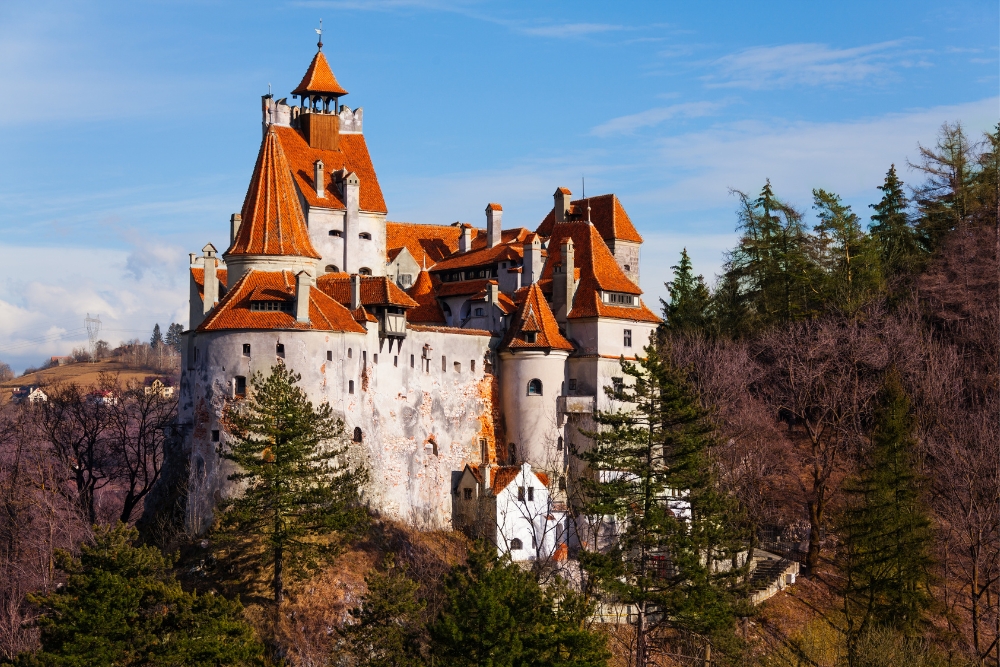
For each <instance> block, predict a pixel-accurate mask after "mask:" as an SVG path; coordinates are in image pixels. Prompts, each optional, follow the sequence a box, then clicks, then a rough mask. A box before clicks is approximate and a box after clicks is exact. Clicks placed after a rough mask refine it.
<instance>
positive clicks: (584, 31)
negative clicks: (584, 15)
mask: <svg viewBox="0 0 1000 667" xmlns="http://www.w3.org/2000/svg"><path fill="white" fill-rule="evenodd" d="M617 30H626V28H625V26H621V25H613V24H610V23H562V24H557V25H543V26H537V27H527V28H520V29H519V32H522V33H524V34H526V35H537V36H539V37H559V38H562V39H568V38H573V37H586V36H587V35H593V34H597V33H602V32H614V31H617Z"/></svg>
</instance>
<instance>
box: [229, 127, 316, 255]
mask: <svg viewBox="0 0 1000 667" xmlns="http://www.w3.org/2000/svg"><path fill="white" fill-rule="evenodd" d="M293 131H294V130H293ZM242 216H243V221H242V222H241V223H240V229H239V232H238V233H237V235H236V239H235V240H234V241H233V244H232V246H230V248H229V249H228V250H227V251H226V252H225V253H224V254H225V255H227V256H228V255H293V256H298V257H312V258H315V259H319V253H318V252H316V249H315V248H313V245H312V241H310V240H309V230H308V229H307V228H306V219H305V217H304V216H303V215H302V207H301V206H299V197H298V194H297V193H296V192H295V184H294V183H293V182H292V176H291V173H290V171H289V167H288V161H287V160H286V159H285V152H284V151H283V150H282V148H281V143H280V142H279V141H278V135H277V134H276V133H275V131H274V126H273V125H272V126H270V129H269V130H268V131H267V132H266V133H265V134H264V141H263V142H261V145H260V152H259V153H258V155H257V164H256V166H254V169H253V176H252V177H251V178H250V187H249V188H248V189H247V195H246V198H245V199H244V200H243V212H242Z"/></svg>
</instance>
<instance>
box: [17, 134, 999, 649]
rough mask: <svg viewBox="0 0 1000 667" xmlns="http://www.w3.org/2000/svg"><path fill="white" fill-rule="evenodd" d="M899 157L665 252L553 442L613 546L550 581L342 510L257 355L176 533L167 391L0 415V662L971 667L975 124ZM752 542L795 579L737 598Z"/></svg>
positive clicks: (995, 514) (976, 604) (744, 198)
mask: <svg viewBox="0 0 1000 667" xmlns="http://www.w3.org/2000/svg"><path fill="white" fill-rule="evenodd" d="M908 165H909V173H911V174H913V176H914V178H915V181H914V182H912V183H904V182H903V181H902V180H901V177H900V172H901V171H902V169H897V167H896V166H895V165H891V166H888V168H887V171H886V175H885V179H884V181H883V182H882V183H881V184H878V183H875V184H872V193H873V196H872V204H871V206H870V209H869V210H867V211H854V210H852V208H851V207H850V206H848V205H846V204H845V203H844V202H843V201H842V199H841V198H840V197H839V196H838V195H837V194H836V193H834V192H830V191H828V190H824V189H820V188H817V189H815V190H813V202H812V213H813V218H814V219H815V220H816V223H815V224H808V223H807V222H806V220H807V212H806V211H803V210H799V209H797V208H795V207H794V206H792V205H791V204H789V203H788V202H787V201H785V200H784V199H782V197H781V196H780V193H777V192H775V191H774V189H773V188H772V186H771V184H770V182H769V181H766V180H765V179H763V178H762V180H764V183H763V185H762V186H761V189H760V191H759V192H741V191H732V193H731V194H732V195H733V201H734V203H735V205H736V228H737V231H738V235H739V240H738V242H737V244H736V246H735V247H734V248H732V249H731V250H730V251H729V252H728V253H727V254H726V256H725V263H724V266H723V269H722V273H721V275H719V276H717V277H716V278H715V280H714V281H712V283H711V284H710V283H709V282H707V281H706V280H705V279H704V277H703V276H700V275H696V273H695V271H694V269H693V267H692V264H691V261H690V259H689V257H688V255H687V252H686V250H685V251H682V252H681V253H680V256H679V259H677V261H676V264H675V265H674V266H673V267H672V268H673V278H672V280H671V281H670V282H669V283H668V284H667V289H668V293H669V299H668V300H666V301H664V302H662V314H663V323H662V325H661V326H660V328H659V330H658V331H657V335H656V339H655V342H654V343H653V344H651V345H650V346H649V347H647V348H646V349H645V350H644V352H643V354H641V355H638V356H637V358H636V359H635V360H626V359H622V360H621V364H622V370H623V374H624V375H625V376H626V377H628V378H629V382H627V383H626V384H625V385H623V386H618V385H616V386H613V387H608V388H607V389H606V391H607V392H608V393H609V394H610V395H612V396H613V397H614V398H617V399H620V404H621V405H623V406H626V407H624V408H623V409H621V410H617V411H611V412H608V413H601V414H599V415H597V416H596V421H597V424H598V427H597V430H596V431H595V432H594V433H593V434H592V437H593V441H594V445H593V447H591V448H589V449H587V450H584V451H574V452H573V453H574V455H576V456H579V457H580V458H581V459H583V460H584V461H585V462H586V463H587V464H588V467H589V469H590V470H600V471H614V472H615V474H613V475H598V474H595V475H591V476H589V477H583V478H581V479H579V480H575V484H574V501H573V502H574V506H575V509H576V510H577V511H578V512H579V513H581V514H583V515H586V516H588V517H614V518H615V519H616V524H615V525H617V526H620V532H619V533H618V538H617V540H616V541H615V544H614V545H612V546H610V547H609V546H607V545H604V546H593V547H592V548H591V547H588V546H584V547H582V548H581V549H580V552H579V553H577V554H574V558H573V559H572V561H571V562H572V563H575V564H576V565H573V566H572V567H571V566H569V565H567V564H566V563H557V562H536V563H534V564H533V565H532V566H531V567H529V568H524V567H520V566H518V565H516V564H513V563H511V562H510V561H509V560H508V559H506V558H504V557H502V556H498V555H497V550H496V548H495V547H491V546H490V545H488V544H484V543H483V542H481V541H475V540H472V539H470V538H469V537H467V536H464V535H462V534H460V533H454V532H424V533H421V532H418V531H415V530H412V529H410V528H409V527H407V526H405V525H401V524H399V523H397V522H394V521H392V520H390V519H388V518H385V517H382V516H380V515H379V514H378V513H377V512H374V511H373V510H371V509H370V508H369V507H367V506H366V505H365V503H364V501H363V497H362V496H363V493H362V491H363V488H364V485H365V483H366V481H367V472H366V470H365V469H364V466H363V465H360V464H358V463H357V461H356V457H353V456H352V447H353V446H354V445H353V443H352V442H351V439H350V438H346V437H345V436H344V433H343V428H342V424H340V423H339V422H338V421H337V420H336V419H335V418H334V416H333V415H332V413H331V412H330V408H329V406H328V405H319V406H314V405H312V404H311V403H310V402H309V401H308V400H307V398H306V396H305V393H304V392H303V391H302V390H301V389H300V388H299V387H297V386H296V382H297V379H298V378H297V376H296V374H295V372H294V370H295V369H286V368H284V367H283V366H281V365H279V366H277V367H276V368H275V369H274V370H273V372H272V373H271V375H270V376H267V377H261V376H259V375H258V376H255V377H254V378H253V379H252V385H253V387H252V391H251V392H249V394H248V397H247V398H246V400H245V401H234V402H233V404H232V405H230V406H229V407H227V409H226V429H227V431H226V432H227V445H226V446H225V448H222V447H221V446H220V454H221V455H222V456H223V457H225V458H226V459H228V460H230V461H232V462H233V463H235V464H237V469H238V470H239V472H238V473H236V474H234V476H233V479H235V480H236V481H238V482H239V483H240V484H241V485H242V486H243V488H244V489H245V493H244V494H243V496H241V497H239V498H234V499H230V500H226V501H224V502H223V504H222V507H221V512H220V513H219V519H218V520H217V522H216V525H215V526H214V527H213V529H212V530H211V531H210V532H209V533H208V534H207V535H204V536H192V535H187V534H186V533H185V532H184V529H183V514H184V498H185V484H186V480H187V475H188V473H189V471H188V470H187V469H186V468H185V467H183V466H181V467H177V466H174V467H171V466H165V465H164V462H165V461H170V460H171V457H173V460H175V461H176V460H178V457H179V455H178V451H177V450H176V448H177V447H178V444H177V442H178V438H177V437H176V433H175V431H174V420H175V416H176V398H175V397H173V396H170V395H166V394H165V393H158V392H156V391H152V392H151V391H148V388H146V387H143V386H141V384H139V383H136V382H134V381H131V382H123V381H121V380H120V379H118V378H116V377H114V376H110V375H109V376H102V379H101V381H100V382H99V384H98V385H97V386H94V387H83V386H77V385H74V384H72V383H66V384H61V385H52V386H48V387H45V388H44V389H45V391H46V394H47V399H48V400H45V401H39V402H35V403H29V402H25V403H21V404H14V403H9V404H7V405H3V406H0V665H2V664H11V665H301V666H306V665H309V666H314V665H358V666H360V665H436V664H440V665H445V664H447V665H489V666H494V667H500V666H507V665H510V666H514V665H577V666H580V667H583V666H597V665H616V666H617V665H621V666H625V665H628V666H629V667H639V666H640V665H641V666H643V667H645V666H648V665H699V667H709V666H711V665H719V666H722V665H744V666H749V665H789V666H793V665H794V666H805V665H815V666H823V667H826V666H829V667H837V666H840V665H848V666H850V667H860V666H869V665H870V666H872V667H875V666H882V665H886V666H888V665H903V664H907V665H914V666H919V665H928V666H930V665H957V666H958V665H960V666H965V665H969V666H973V665H977V666H978V665H998V666H1000V423H998V420H1000V401H998V399H1000V393H998V382H1000V261H998V258H1000V234H998V231H1000V126H998V127H997V128H996V129H994V130H993V131H991V132H988V133H986V134H984V135H983V136H970V134H969V133H968V132H967V131H966V130H965V129H964V128H963V127H962V126H961V125H960V124H945V125H943V126H942V128H941V130H940V133H939V135H938V137H937V139H936V142H935V144H934V145H933V146H918V147H917V149H916V154H915V155H914V156H913V157H912V162H909V163H908ZM665 261H669V259H665ZM678 493H679V494H680V496H681V497H683V498H684V499H685V501H686V502H687V503H689V505H690V510H691V511H690V513H689V514H687V515H681V514H680V513H678V512H677V511H676V508H677V504H676V500H674V501H668V500H667V498H668V497H670V498H675V499H676V497H678V495H677V494H678ZM671 502H673V504H671ZM587 544H588V545H589V544H591V543H589V542H588V543H587ZM754 549H767V550H768V551H773V552H774V553H778V554H780V555H781V556H782V557H783V558H786V559H789V560H792V561H795V562H798V563H799V564H800V566H801V569H800V576H799V579H798V582H797V583H796V584H794V585H792V586H790V587H788V588H786V589H785V591H784V592H782V593H779V594H778V595H776V596H775V597H773V598H771V599H770V600H767V601H765V602H763V603H762V604H759V605H755V604H752V603H751V597H750V594H751V592H752V576H751V573H750V572H749V569H748V568H749V565H748V561H747V559H746V557H745V556H746V554H747V553H752V552H753V550H754ZM614 605H619V606H627V608H628V610H629V612H628V618H627V620H626V621H625V622H619V623H611V622H608V620H607V618H606V616H605V615H603V613H602V610H606V609H608V608H610V607H612V606H614Z"/></svg>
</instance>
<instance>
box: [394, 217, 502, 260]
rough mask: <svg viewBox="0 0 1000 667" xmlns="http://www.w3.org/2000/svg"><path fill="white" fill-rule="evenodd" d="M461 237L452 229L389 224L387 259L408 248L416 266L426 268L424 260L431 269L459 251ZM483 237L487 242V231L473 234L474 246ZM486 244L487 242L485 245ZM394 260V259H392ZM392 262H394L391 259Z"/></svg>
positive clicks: (454, 228) (398, 223)
mask: <svg viewBox="0 0 1000 667" xmlns="http://www.w3.org/2000/svg"><path fill="white" fill-rule="evenodd" d="M461 235H462V230H461V229H459V228H458V227H455V226H452V225H415V224H412V223H409V222H386V223H385V247H386V254H387V255H388V254H390V252H391V251H393V250H396V249H399V248H403V247H405V248H406V249H407V250H409V251H410V254H411V255H412V256H413V259H415V260H416V261H417V264H419V265H420V266H423V265H424V259H425V258H426V259H427V266H428V267H430V266H433V265H434V264H436V263H437V262H440V261H441V260H442V259H444V258H445V257H447V256H448V255H450V254H452V253H454V252H456V251H457V250H458V237H459V236H461ZM480 235H482V236H483V237H484V238H485V235H486V230H484V229H473V230H472V238H473V245H475V241H476V239H477V238H478V237H479V236H480ZM485 244H486V242H485V240H484V241H483V245H485ZM396 254H398V252H397V253H396ZM394 258H395V255H393V259H394ZM389 261H390V262H391V261H392V259H390V260H389Z"/></svg>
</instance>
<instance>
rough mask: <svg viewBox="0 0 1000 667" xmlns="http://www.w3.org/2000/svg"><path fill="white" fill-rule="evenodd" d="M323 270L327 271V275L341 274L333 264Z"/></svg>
mask: <svg viewBox="0 0 1000 667" xmlns="http://www.w3.org/2000/svg"><path fill="white" fill-rule="evenodd" d="M323 270H324V271H326V272H327V273H340V269H338V268H337V267H336V266H334V265H333V264H327V265H326V268H325V269H323Z"/></svg>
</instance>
